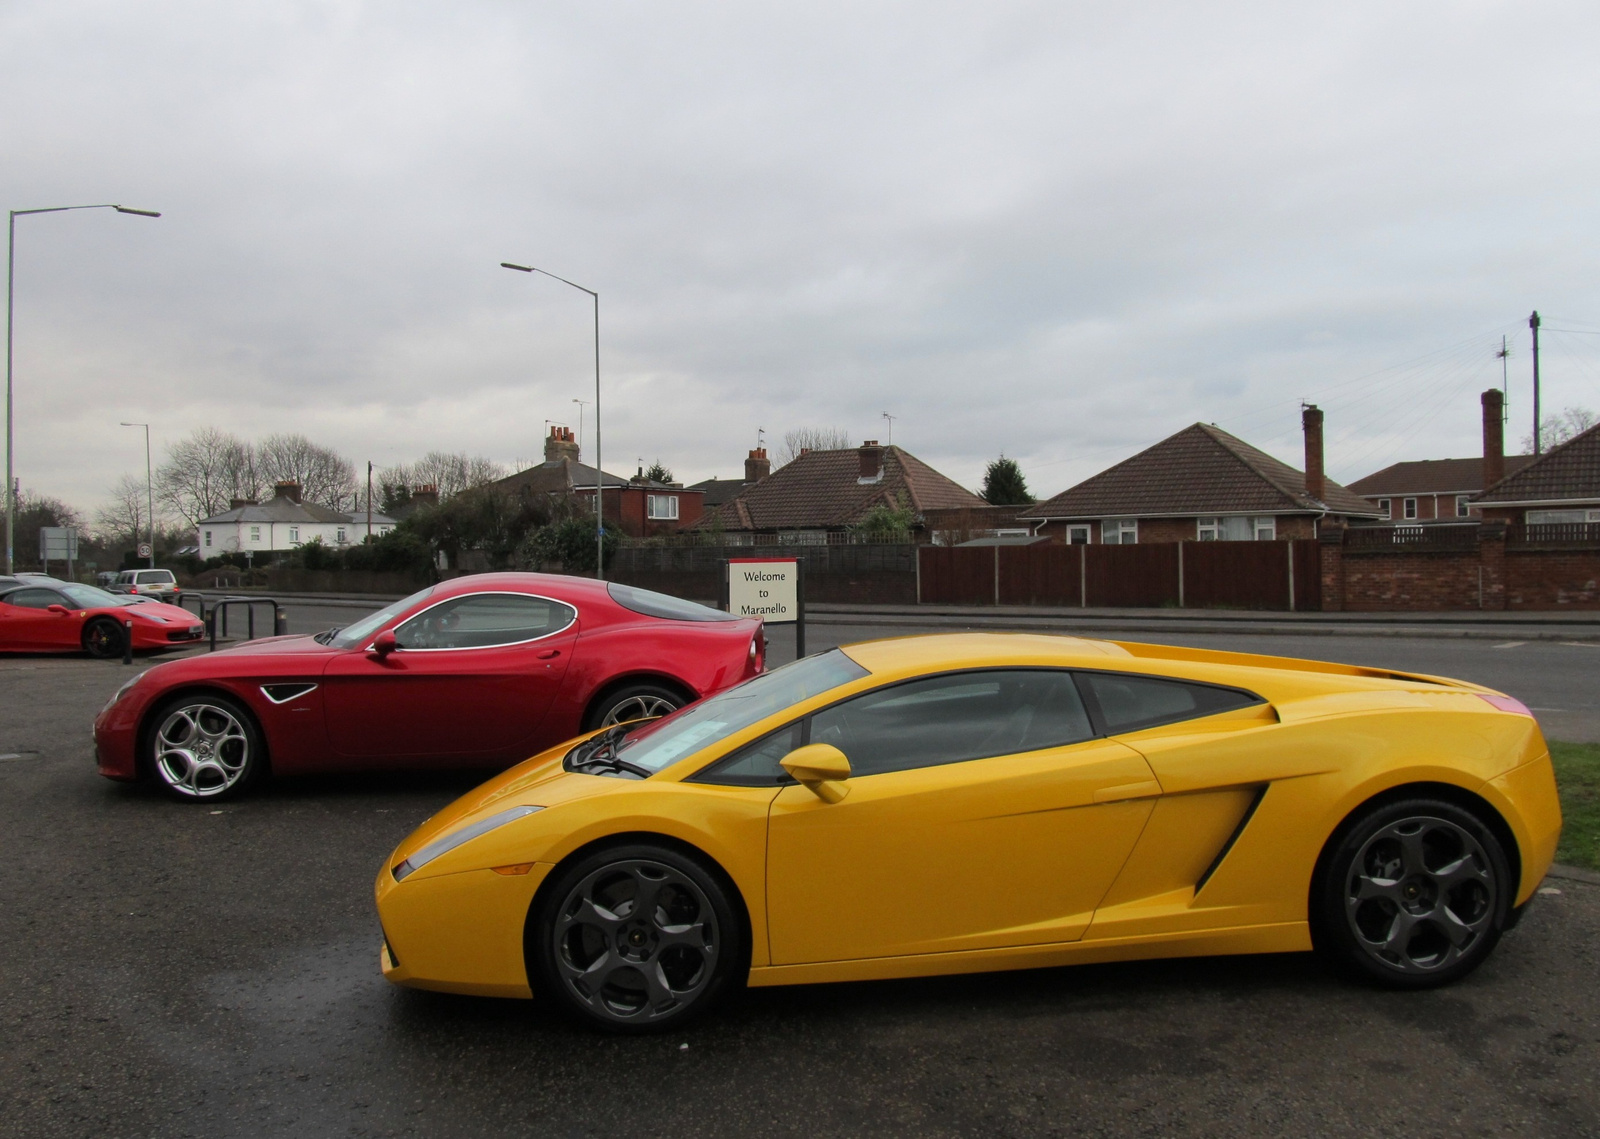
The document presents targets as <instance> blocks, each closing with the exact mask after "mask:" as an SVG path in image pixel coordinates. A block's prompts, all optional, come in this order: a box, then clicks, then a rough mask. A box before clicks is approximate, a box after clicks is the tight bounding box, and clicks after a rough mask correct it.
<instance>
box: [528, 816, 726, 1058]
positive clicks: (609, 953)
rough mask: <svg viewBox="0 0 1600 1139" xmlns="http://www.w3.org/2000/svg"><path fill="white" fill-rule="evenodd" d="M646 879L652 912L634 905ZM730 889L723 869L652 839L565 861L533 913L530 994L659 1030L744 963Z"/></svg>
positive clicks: (717, 994) (599, 1019) (606, 1021)
mask: <svg viewBox="0 0 1600 1139" xmlns="http://www.w3.org/2000/svg"><path fill="white" fill-rule="evenodd" d="M651 883H653V884H654V896H655V898H656V903H655V905H654V906H653V907H652V908H653V912H651V913H649V914H643V913H639V912H637V906H638V894H639V891H640V890H642V889H646V888H648V885H647V884H651ZM731 893H732V886H731V885H728V884H727V883H726V881H725V879H724V878H723V876H722V875H721V874H719V873H715V872H713V871H712V870H710V869H709V868H708V867H706V866H703V865H701V863H700V862H699V861H698V860H696V859H694V858H691V857H689V856H687V855H684V854H681V853H679V852H678V851H676V850H673V849H671V848H670V847H667V846H658V845H655V844H653V843H630V844H628V845H626V846H613V847H609V848H603V849H601V850H597V851H595V852H594V853H592V854H589V855H587V856H585V857H583V858H579V859H577V860H575V861H573V862H571V863H569V864H568V865H567V866H564V867H562V868H561V869H560V870H558V871H557V872H556V875H555V877H554V878H553V879H552V880H551V881H550V882H549V883H548V884H547V885H546V887H545V888H544V889H543V890H541V891H540V898H539V901H538V902H536V903H535V909H534V911H533V912H532V913H531V914H530V915H529V921H528V936H527V957H528V977H529V979H530V980H531V981H532V982H533V988H534V990H535V993H536V995H537V996H538V997H539V998H540V999H541V1000H548V1001H550V1002H551V1003H552V1004H554V1005H555V1006H556V1007H557V1008H559V1009H560V1010H561V1011H562V1012H563V1013H564V1014H566V1015H567V1016H569V1017H572V1018H573V1019H575V1020H577V1021H578V1022H579V1023H581V1024H584V1025H586V1026H588V1027H590V1028H595V1029H599V1030H601V1031H604V1032H614V1033H629V1034H642V1033H650V1032H663V1031H666V1030H668V1029H674V1028H677V1027H679V1026H681V1025H683V1024H685V1023H687V1022H688V1021H690V1020H692V1019H693V1018H695V1017H697V1016H700V1015H701V1014H702V1013H704V1012H705V1011H706V1010H707V1009H709V1008H710V1007H711V1006H712V1005H714V1004H715V1003H716V1002H717V1001H718V1000H720V999H722V998H723V997H724V996H726V995H727V992H728V990H730V989H733V988H736V987H738V986H739V985H740V984H742V983H743V981H744V977H745V975H746V973H747V972H748V969H749V963H750V954H749V948H748V946H746V944H745V934H744V929H743V925H742V924H741V922H740V921H739V920H738V916H737V913H736V911H735V909H734V905H733V902H732V899H731V897H730V895H731ZM646 904H647V905H648V904H649V903H648V902H647V903H646Z"/></svg>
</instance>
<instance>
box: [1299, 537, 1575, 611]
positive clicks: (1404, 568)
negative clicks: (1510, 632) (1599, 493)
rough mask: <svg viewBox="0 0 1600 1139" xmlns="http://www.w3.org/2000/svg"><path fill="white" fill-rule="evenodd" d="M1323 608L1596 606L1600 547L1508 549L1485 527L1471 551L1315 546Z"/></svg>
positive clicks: (1542, 608)
mask: <svg viewBox="0 0 1600 1139" xmlns="http://www.w3.org/2000/svg"><path fill="white" fill-rule="evenodd" d="M1322 601H1323V605H1322V607H1323V608H1324V609H1327V610H1340V609H1343V610H1347V611H1351V612H1374V611H1384V610H1388V611H1406V610H1413V611H1427V610H1433V611H1440V610H1463V609H1472V610H1476V609H1485V610H1500V609H1524V610H1545V611H1548V610H1561V609H1572V610H1587V609H1600V550H1594V549H1589V550H1584V549H1574V550H1559V549H1557V550H1537V549H1534V550H1529V549H1515V548H1513V549H1507V548H1506V544H1505V538H1504V531H1503V530H1500V529H1499V528H1498V527H1493V526H1492V525H1486V526H1485V529H1484V531H1483V532H1482V533H1481V534H1480V541H1479V543H1478V546H1477V548H1476V549H1472V550H1443V551H1424V550H1352V549H1350V548H1347V547H1343V546H1341V545H1340V544H1338V543H1337V542H1325V543H1324V544H1323V546H1322Z"/></svg>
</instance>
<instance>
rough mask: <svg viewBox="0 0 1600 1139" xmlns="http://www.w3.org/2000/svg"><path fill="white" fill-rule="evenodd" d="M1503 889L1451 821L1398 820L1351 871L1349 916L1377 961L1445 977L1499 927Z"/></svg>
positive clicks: (1478, 847) (1475, 844) (1480, 852)
mask: <svg viewBox="0 0 1600 1139" xmlns="http://www.w3.org/2000/svg"><path fill="white" fill-rule="evenodd" d="M1496 890H1497V884H1496V880H1495V874H1494V871H1493V869H1492V864H1491V862H1490V860H1489V855H1488V853H1487V852H1486V851H1485V850H1484V848H1483V845H1482V844H1481V843H1480V842H1479V841H1478V840H1477V839H1476V838H1475V837H1473V835H1472V834H1471V833H1469V832H1468V831H1466V830H1465V829H1463V828H1462V827H1460V826H1458V825H1457V824H1455V823H1453V822H1449V821H1447V820H1445V819H1440V818H1432V817H1427V816H1417V817H1413V818H1404V819H1399V820H1397V821H1396V822H1393V823H1390V824H1388V825H1387V826H1384V827H1382V828H1381V829H1380V830H1378V831H1377V832H1375V833H1374V834H1373V835H1372V836H1371V837H1370V838H1368V839H1367V841H1366V842H1365V844H1363V845H1362V847H1361V850H1360V851H1359V852H1358V853H1357V855H1356V857H1355V859H1354V860H1353V861H1352V862H1351V864H1350V873H1349V875H1348V877H1347V879H1346V882H1345V916H1346V918H1347V919H1348V921H1349V923H1350V930H1351V932H1352V933H1354V934H1355V940H1356V944H1357V945H1358V946H1360V948H1361V950H1362V951H1363V952H1364V953H1366V954H1367V956H1368V957H1370V958H1371V959H1372V960H1373V961H1376V962H1378V963H1379V964H1380V965H1383V966H1385V967H1386V968H1389V969H1394V970H1398V971H1399V972H1402V973H1410V974H1429V973H1436V972H1438V971H1440V970H1442V969H1445V968H1447V967H1449V966H1451V965H1453V964H1455V963H1456V962H1457V961H1459V960H1460V959H1461V958H1462V957H1463V956H1464V955H1465V954H1467V953H1468V952H1470V951H1471V949H1472V947H1473V946H1474V945H1476V944H1477V943H1478V941H1479V939H1480V938H1483V937H1484V936H1485V935H1486V934H1488V933H1490V931H1491V930H1492V928H1493V924H1494V917H1495V909H1496V905H1497V903H1498V902H1499V899H1498V898H1497V897H1496Z"/></svg>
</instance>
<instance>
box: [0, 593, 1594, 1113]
mask: <svg viewBox="0 0 1600 1139" xmlns="http://www.w3.org/2000/svg"><path fill="white" fill-rule="evenodd" d="M331 623H334V622H332V621H323V622H322V625H326V624H331ZM869 635H873V636H881V635H884V630H883V629H882V628H881V627H875V628H873V629H872V630H871V632H870V634H869ZM853 639H858V637H857V636H855V635H853V633H852V630H851V628H850V627H848V626H833V627H824V626H818V627H816V628H815V629H813V631H812V647H814V648H816V647H824V646H825V645H826V644H828V643H829V642H830V641H832V640H853ZM1217 640H1219V639H1218V638H1211V639H1208V640H1207V642H1206V643H1216V641H1217ZM1260 640H1263V641H1269V642H1270V646H1271V648H1272V650H1273V651H1279V652H1289V651H1295V652H1299V651H1301V649H1300V648H1299V647H1298V646H1295V647H1291V645H1290V643H1288V642H1289V641H1290V639H1289V638H1277V637H1275V638H1260ZM1228 647H1239V646H1236V645H1233V644H1230V645H1229V646H1228ZM1246 647H1249V646H1246ZM1310 647H1312V648H1318V649H1323V650H1327V649H1332V650H1338V651H1337V653H1333V652H1329V653H1327V654H1326V655H1349V656H1354V657H1356V659H1362V660H1367V661H1374V662H1376V663H1384V664H1392V665H1394V666H1396V667H1425V666H1426V667H1429V668H1434V669H1436V670H1437V671H1442V672H1454V673H1456V674H1459V675H1469V676H1470V675H1475V676H1478V677H1479V678H1482V679H1487V680H1488V681H1489V682H1490V683H1496V684H1499V685H1500V686H1503V687H1505V688H1507V689H1508V690H1510V691H1513V692H1516V693H1518V694H1519V695H1522V696H1523V697H1524V698H1525V699H1526V698H1529V697H1532V698H1533V699H1532V702H1535V703H1537V702H1540V701H1541V700H1544V699H1556V698H1557V697H1555V696H1549V695H1543V692H1544V686H1545V685H1546V684H1547V683H1550V684H1558V685H1559V684H1561V683H1563V677H1565V681H1564V683H1565V684H1566V687H1565V688H1564V689H1561V695H1560V696H1559V699H1561V700H1569V699H1570V698H1571V697H1573V696H1574V695H1576V694H1579V692H1580V689H1581V687H1582V684H1581V680H1579V681H1575V680H1574V677H1573V676H1572V675H1571V674H1575V673H1592V671H1593V669H1592V666H1591V667H1590V668H1588V669H1584V668H1583V666H1582V662H1584V661H1587V660H1588V659H1589V658H1588V657H1587V656H1583V655H1581V654H1583V653H1585V652H1597V651H1600V650H1592V649H1590V650H1585V649H1579V648H1571V649H1569V650H1567V651H1568V653H1569V655H1568V656H1565V657H1563V656H1560V655H1559V654H1557V653H1556V649H1557V648H1559V647H1560V646H1550V647H1548V648H1547V647H1543V646H1541V647H1538V648H1535V646H1523V647H1521V648H1519V649H1516V650H1511V649H1506V650H1496V649H1494V648H1493V647H1492V646H1491V645H1488V644H1482V645H1467V644H1462V643H1459V642H1444V643H1432V642H1430V643H1406V644H1398V643H1395V644H1387V643H1386V644H1378V643H1371V644H1369V643H1367V642H1365V641H1357V642H1353V643H1351V642H1347V641H1343V640H1338V641H1331V640H1326V639H1320V638H1319V639H1317V640H1316V642H1315V645H1314V646H1310ZM1530 650H1531V651H1530ZM783 651H784V650H783V647H782V646H781V645H780V646H778V648H777V649H776V650H775V659H781V654H782V652H783ZM1382 653H1393V654H1396V655H1395V657H1383V658H1382V659H1379V655H1380V654H1382ZM1547 653H1548V654H1550V655H1549V656H1548V657H1547V656H1546V655H1545V654H1547ZM1405 654H1412V655H1410V656H1407V655H1405ZM1563 662H1564V663H1563ZM1446 666H1448V667H1446ZM1474 670H1478V671H1476V672H1475V671H1474ZM126 675H127V670H125V669H124V668H123V667H122V666H120V665H118V664H115V663H103V662H92V661H74V660H55V659H48V658H24V659H20V660H0V836H3V839H0V841H3V844H4V851H5V853H6V855H7V857H6V860H5V866H6V869H5V871H4V873H3V874H0V982H3V983H0V1095H3V1099H0V1135H8V1136H9V1135H17V1136H29V1137H34V1136H55V1135H71V1136H78V1135H96V1136H99V1135H119V1136H120V1135H161V1136H168V1135H173V1136H185V1135H194V1136H217V1135H430V1136H431V1135H442V1136H453V1135H473V1136H478V1135H484V1134H503V1133H517V1134H530V1135H552V1136H589V1135H594V1136H607V1137H615V1136H619V1135H730V1134H773V1135H807V1136H810V1135H834V1134H875V1135H876V1134H891V1135H918V1136H921V1135H934V1136H944V1135H949V1136H966V1135H974V1136H976V1135H984V1136H989V1135H1052V1134H1058V1135H1094V1136H1102V1135H1103V1136H1123V1135H1128V1136H1141V1135H1171V1134H1195V1135H1200V1134H1205V1135H1216V1134H1235V1135H1247V1134H1248V1135H1261V1134H1284V1135H1351V1136H1355V1135H1361V1136H1366V1135H1397V1136H1399V1135H1405V1136H1418V1135H1425V1136H1431V1135H1447V1134H1449V1135H1455V1134H1470V1135H1519V1136H1527V1135H1546V1136H1567V1135H1574V1136H1576V1135H1596V1134H1600V1089H1597V1087H1596V1073H1597V1071H1600V1065H1597V1060H1600V986H1597V984H1596V980H1595V978H1596V967H1597V964H1600V961H1597V957H1600V953H1597V945H1600V943H1597V940H1596V939H1597V935H1600V887H1595V886H1588V885H1584V884H1581V883H1575V882H1570V881H1564V880H1563V881H1555V880H1552V881H1551V882H1549V883H1547V887H1548V888H1558V889H1559V890H1560V891H1561V892H1560V893H1549V894H1545V895H1542V896H1540V897H1539V898H1538V899H1537V902H1536V904H1535V905H1534V906H1533V907H1531V909H1530V911H1529V913H1528V915H1527V917H1526V919H1525V920H1524V921H1523V923H1522V925H1521V926H1520V927H1519V928H1518V929H1517V930H1516V931H1514V932H1513V933H1512V934H1511V935H1509V936H1508V937H1507V938H1506V940H1505V941H1504V942H1503V943H1502V944H1501V946H1500V948H1499V950H1498V951H1497V952H1496V954H1495V955H1494V957H1493V958H1491V959H1490V961H1489V962H1488V963H1487V964H1486V966H1485V967H1484V968H1483V969H1481V970H1480V971H1479V972H1478V973H1477V974H1475V975H1474V976H1473V977H1472V978H1470V979H1469V980H1468V981H1466V982H1465V983H1462V984H1459V985H1456V986H1454V987H1452V988H1449V989H1445V990H1440V991H1435V992H1428V993H1417V994H1394V993H1389V992H1384V991H1379V990H1375V989H1370V988H1367V987H1364V986H1360V985H1352V984H1348V983H1345V982H1342V981H1337V980H1334V979H1331V978H1330V977H1328V976H1326V975H1324V973H1323V972H1322V971H1321V970H1320V969H1319V967H1318V966H1317V965H1316V963H1315V962H1314V961H1313V960H1311V959H1310V958H1309V957H1305V956H1299V955H1292V956H1275V957H1265V958H1260V957H1257V958H1234V959H1206V960H1196V961H1182V962H1154V963H1141V964H1133V965H1116V966H1084V967H1079V968H1074V969H1058V970H1046V971H1034V972H1025V973H1007V974H995V975H988V976H979V977H963V978H953V979H933V980H922V981H913V982H885V983H873V984H852V985H830V986H807V987H796V988H792V989H767V990H757V991H752V992H750V993H747V994H743V995H741V996H740V997H739V998H737V999H736V1000H735V1001H734V1002H733V1003H732V1004H731V1005H730V1006H728V1007H726V1008H725V1009H724V1010H722V1011H721V1012H720V1013H719V1014H717V1015H715V1016H713V1017H711V1018H709V1019H707V1020H705V1021H702V1022H701V1023H699V1024H697V1025H693V1026H690V1027H689V1028H688V1029H686V1030H684V1031H682V1032H681V1033H680V1034H678V1035H674V1036H670V1037H664V1038H644V1039H612V1038H605V1037H598V1036H593V1035H589V1034H587V1033H584V1032H582V1031H577V1030H573V1029H570V1028H568V1027H567V1026H566V1025H565V1023H563V1022H560V1021H557V1020H555V1019H554V1018H552V1017H550V1016H548V1015H547V1014H546V1012H545V1011H544V1010H542V1009H540V1008H539V1007H537V1006H536V1005H532V1004H528V1003H522V1002H501V1001H489V1000H476V999H470V998H458V997H449V996H443V995H438V994H427V993H417V992H408V991H403V990H397V989H393V988H391V987H390V986H388V985H387V984H386V983H385V982H384V981H383V980H382V978H381V977H380V975H379V972H378V965H377V945H378V937H379V933H378V926H377V922H376V920H375V917H374V914H373V909H372V901H371V883H372V879H373V876H374V875H375V874H376V872H377V870H378V868H379V865H380V864H381V862H382V860H383V858H384V855H385V854H386V853H387V852H388V851H389V850H390V849H391V848H392V847H393V845H394V844H395V843H397V842H398V841H399V840H400V839H401V838H402V837H403V836H404V835H405V834H406V833H407V832H408V831H409V830H410V829H411V828H412V827H414V826H415V825H416V824H418V823H419V822H421V821H422V820H423V819H424V818H425V817H427V816H428V815H429V814H431V813H432V812H434V811H435V810H437V809H438V808H439V807H440V806H441V805H443V804H444V803H446V802H448V801H449V800H450V799H451V798H452V797H454V796H455V795H457V794H459V793H461V792H462V791H464V790H466V789H467V788H468V787H469V786H470V785H471V783H472V780H471V779H470V778H447V779H422V778H415V777H411V778H396V777H365V778H360V779H331V778H322V779H301V780H293V781H288V780H285V781H279V782H277V783H275V784H274V785H272V786H270V787H268V788H267V789H265V790H264V791H263V792H262V793H260V794H258V795H256V796H254V797H252V798H250V799H246V800H244V801H241V802H239V803H238V804H229V805H225V806H218V807H214V808H213V807H204V806H202V807H193V806H186V805H181V804H176V803H171V802H168V801H167V800H166V799H164V798H162V797H160V796H159V795H157V794H156V793H154V792H152V791H149V790H146V789H142V788H130V787H125V786H121V785H117V784H112V783H109V782H107V781H104V780H102V779H100V778H99V777H98V776H97V775H95V774H94V770H93V764H92V758H91V751H90V745H89V740H88V731H87V729H88V725H89V722H90V720H91V719H92V717H93V715H94V713H95V711H96V710H97V709H98V708H99V707H100V705H101V704H102V703H103V702H104V701H105V699H106V698H107V697H108V696H109V695H110V693H111V692H112V691H113V690H114V689H115V687H116V686H117V685H118V684H119V683H120V682H121V681H122V679H123V678H124V677H125V676H126ZM1491 677H1493V679H1491ZM1590 709H1591V711H1590V713H1587V714H1590V715H1592V703H1591V705H1590ZM1575 714H1578V715H1581V714H1584V713H1575Z"/></svg>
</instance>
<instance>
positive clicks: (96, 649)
mask: <svg viewBox="0 0 1600 1139" xmlns="http://www.w3.org/2000/svg"><path fill="white" fill-rule="evenodd" d="M127 635H128V634H127V631H126V630H125V629H123V627H122V626H121V625H119V624H117V623H116V622H115V621H113V620H112V619H111V618H110V617H96V618H95V619H94V620H93V621H90V622H89V623H88V624H87V625H85V626H84V629H83V648H84V651H85V652H87V653H88V654H89V655H90V656H92V657H99V658H100V659H101V660H109V659H110V658H112V657H119V656H121V655H122V645H123V640H124V638H126V637H127Z"/></svg>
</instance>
